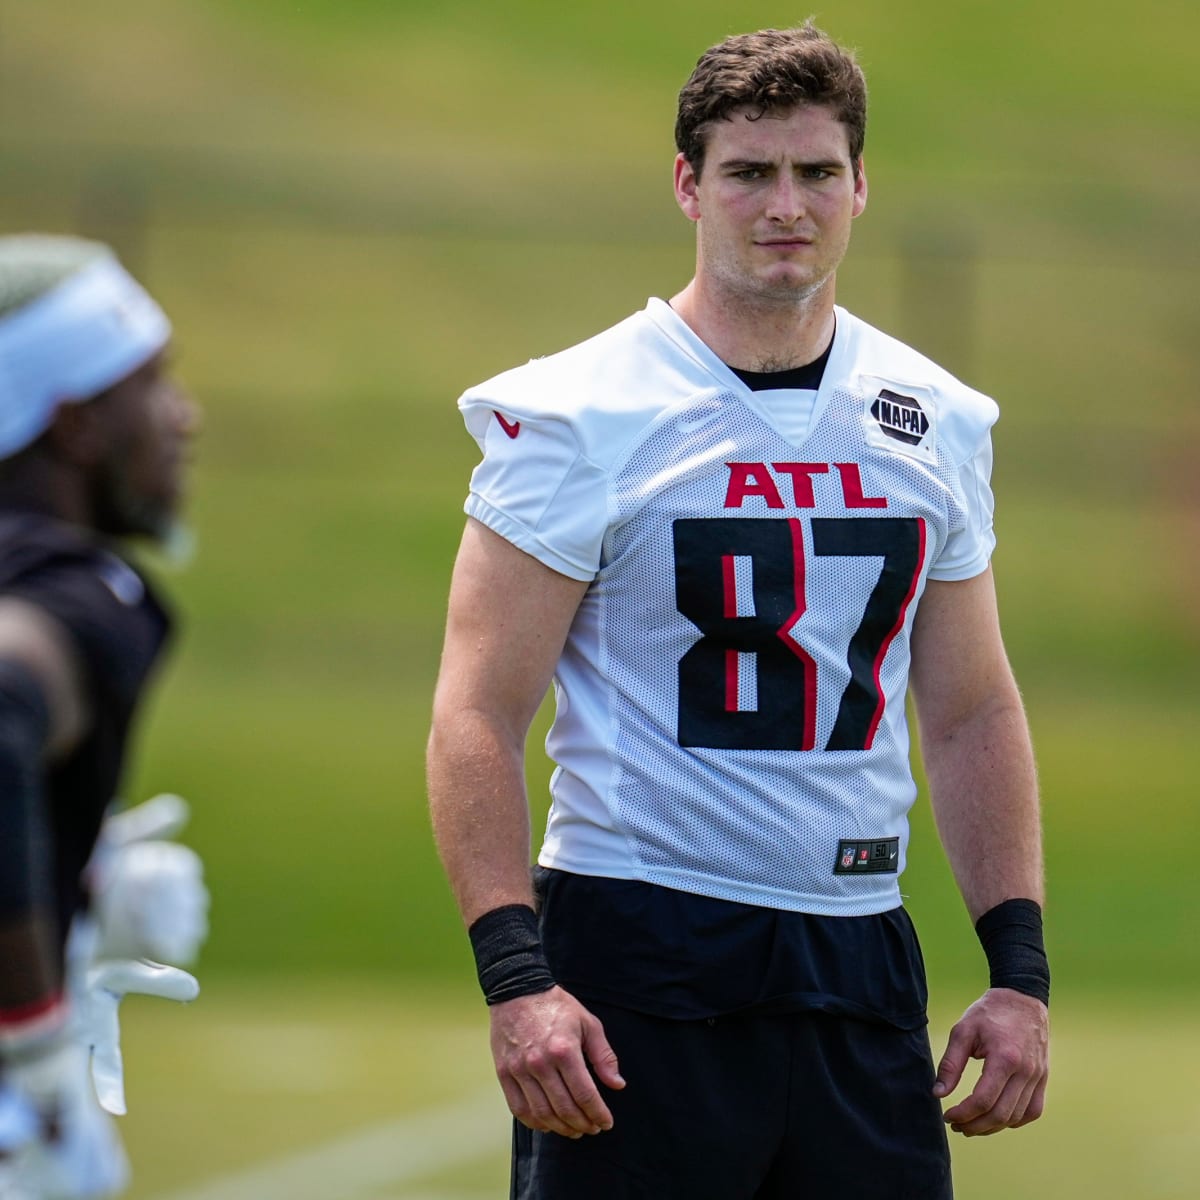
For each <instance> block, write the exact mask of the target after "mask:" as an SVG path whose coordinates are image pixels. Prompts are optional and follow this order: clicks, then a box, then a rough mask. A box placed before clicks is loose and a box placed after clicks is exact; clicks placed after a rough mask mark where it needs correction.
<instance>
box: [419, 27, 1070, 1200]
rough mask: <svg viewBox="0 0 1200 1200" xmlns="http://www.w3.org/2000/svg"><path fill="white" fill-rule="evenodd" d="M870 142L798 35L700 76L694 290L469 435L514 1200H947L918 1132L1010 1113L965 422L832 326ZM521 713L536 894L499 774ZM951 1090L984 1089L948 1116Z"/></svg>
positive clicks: (978, 399)
mask: <svg viewBox="0 0 1200 1200" xmlns="http://www.w3.org/2000/svg"><path fill="white" fill-rule="evenodd" d="M865 125H866V89H865V83H864V81H863V77H862V73H861V71H860V69H859V67H858V65H857V63H856V62H855V61H854V58H853V56H851V55H850V54H849V53H847V52H845V51H844V50H842V49H841V48H840V47H838V46H837V45H836V44H835V43H834V42H832V41H831V40H830V39H829V38H828V37H827V36H826V35H824V34H823V33H821V32H820V31H819V30H817V29H816V28H815V27H813V26H812V25H811V23H810V24H808V25H805V26H804V27H802V28H799V29H791V30H782V31H781V30H764V31H760V32H758V33H754V34H748V35H740V36H737V37H733V38H730V39H727V40H726V41H725V42H723V43H721V44H720V45H718V46H714V47H713V48H711V49H710V50H709V51H707V52H706V53H705V54H704V56H702V58H701V59H700V61H699V63H698V64H697V67H696V69H695V71H694V72H693V74H692V76H691V78H690V79H689V81H688V82H687V84H686V85H685V87H684V88H683V90H682V92H681V93H680V101H679V113H678V121H677V125H676V142H677V146H678V150H679V153H678V156H677V158H676V162H675V194H676V199H677V201H678V203H679V206H680V208H681V210H682V211H683V213H684V215H685V216H686V217H687V218H688V219H689V220H691V221H692V222H693V223H694V224H695V227H696V239H697V240H696V246H697V253H696V271H695V275H694V277H693V278H692V280H691V281H690V282H689V283H688V284H687V285H686V286H685V287H684V288H683V289H682V290H681V291H680V292H678V293H677V294H676V295H675V296H673V297H672V298H671V300H670V301H669V303H668V302H664V301H662V300H658V299H652V300H651V301H650V302H649V303H648V304H647V306H646V308H645V309H644V310H642V311H641V312H639V313H636V314H634V315H633V316H631V317H629V318H628V319H627V320H625V321H623V322H622V323H621V324H619V325H617V326H616V327H614V328H613V329H610V330H607V331H605V332H603V333H601V334H599V335H597V336H596V337H594V338H592V339H590V340H588V341H587V342H584V343H582V344H581V345H579V346H576V347H573V348H571V349H569V350H566V351H563V352H561V353H559V354H555V355H551V356H550V357H548V358H544V359H538V360H535V361H533V362H530V363H528V364H527V365H525V366H523V367H519V368H516V369H515V370H512V371H509V372H506V373H505V374H503V375H501V376H498V377H497V378H495V379H492V380H489V381H487V382H486V383H484V384H481V385H479V386H478V387H475V388H472V389H470V390H469V391H468V392H467V393H466V394H465V395H464V396H463V398H462V400H461V401H460V406H461V408H462V411H463V414H464V418H465V420H466V423H467V426H468V428H469V430H470V432H471V433H472V435H473V436H474V437H475V438H476V440H477V442H478V443H479V445H480V448H481V450H482V452H483V459H482V461H481V462H480V464H479V466H478V467H477V469H476V471H475V473H474V475H473V477H472V481H471V491H470V496H469V498H468V501H467V505H466V511H467V513H468V522H467V528H466V532H465V534H464V537H463V542H462V546H461V548H460V551H459V556H458V561H457V564H456V567H455V572H454V578H453V582H452V585H451V595H450V605H449V616H448V622H447V633H446V642H445V649H444V654H443V661H442V669H441V674H440V678H439V682H438V688H437V694H436V697H435V705H434V723H433V729H432V733H431V737H430V746H429V788H430V802H431V809H432V816H433V823H434V831H435V835H436V838H437V842H438V847H439V850H440V853H441V855H442V859H443V861H444V863H445V866H446V869H447V872H448V875H449V877H450V880H451V883H452V885H453V888H454V891H455V895H456V897H457V900H458V903H459V906H460V908H461V911H462V915H463V918H464V920H465V922H466V924H467V926H468V930H469V934H470V938H471V942H472V946H473V949H474V951H475V955H476V961H477V965H478V969H479V977H480V982H481V985H482V987H483V990H484V993H485V996H486V999H487V1002H488V1004H489V1006H490V1011H491V1016H492V1050H493V1055H494V1058H495V1064H496V1069H497V1073H498V1076H499V1079H500V1083H501V1086H502V1088H503V1090H504V1093H505V1096H506V1098H507V1100H508V1103H509V1106H510V1108H511V1109H512V1112H513V1114H514V1116H515V1118H516V1123H515V1124H514V1131H515V1134H514V1167H513V1191H512V1194H513V1196H514V1197H519V1198H521V1200H533V1198H537V1200H548V1198H551V1197H553V1198H556V1200H566V1198H568V1197H569V1198H570V1200H589V1198H592V1197H595V1198H596V1200H600V1198H601V1197H603V1198H604V1200H621V1198H629V1200H632V1198H634V1197H655V1198H656V1200H662V1198H669V1197H679V1198H681V1200H682V1198H684V1197H686V1198H687V1200H739V1198H743V1197H744V1198H745V1200H775V1198H779V1200H782V1198H783V1197H794V1196H796V1195H813V1196H833V1195H837V1196H839V1197H844V1198H854V1197H863V1198H864V1200H865V1197H868V1196H870V1197H872V1200H879V1198H881V1197H896V1198H897V1200H899V1198H901V1197H907V1198H911V1197H913V1196H920V1197H922V1200H938V1198H942V1197H948V1196H950V1195H951V1194H952V1188H951V1181H950V1167H949V1151H948V1143H947V1138H946V1134H945V1127H946V1126H947V1125H948V1126H949V1127H950V1128H951V1129H953V1130H955V1131H958V1132H961V1133H963V1134H966V1135H968V1136H971V1135H978V1134H989V1133H994V1132H996V1131H998V1130H1001V1129H1005V1128H1012V1127H1017V1126H1020V1125H1024V1124H1027V1123H1028V1122H1030V1121H1032V1120H1035V1119H1036V1118H1037V1117H1038V1116H1040V1114H1041V1112H1042V1108H1043V1104H1044V1098H1045V1088H1046V1077H1047V1041H1048V1016H1047V1005H1048V1000H1049V969H1048V966H1047V962H1046V955H1045V949H1044V945H1043V939H1042V928H1041V905H1042V899H1043V883H1042V854H1041V837H1040V820H1039V813H1038V797H1037V786H1036V778H1035V770H1034V762H1033V754H1032V750H1031V746H1030V738H1029V734H1028V729H1027V724H1026V720H1025V716H1024V712H1023V709H1022V705H1021V701H1020V697H1019V695H1018V692H1017V688H1016V685H1015V682H1014V680H1013V676H1012V672H1011V670H1010V668H1009V665H1008V662H1007V658H1006V655H1005V652H1004V647H1003V643H1002V640H1001V636H1000V631H999V622H998V618H997V611H996V600H995V591H994V587H993V582H992V574H991V568H990V565H989V562H990V557H991V552H992V549H993V546H994V542H995V539H994V536H993V532H992V496H991V491H990V487H989V476H990V468H991V444H990V427H991V425H992V423H993V422H994V420H995V418H996V414H997V410H996V406H995V405H994V404H993V402H992V401H991V400H990V399H989V398H987V397H986V396H982V395H980V394H979V393H978V392H975V391H973V390H972V389H970V388H969V387H967V386H965V385H964V384H962V383H960V382H959V381H958V380H957V379H955V378H954V377H953V376H951V375H950V374H949V373H947V372H946V371H944V370H943V369H941V368H940V367H938V366H937V365H936V364H934V363H932V362H930V361H929V360H928V359H926V358H925V357H924V356H922V355H920V354H919V353H917V352H916V351H914V350H912V349H910V348H909V347H907V346H904V345H903V344H901V343H899V342H897V341H895V340H894V339H892V338H889V337H887V336H886V335H885V334H882V333H880V332H879V331H878V330H875V329H872V328H871V327H870V326H868V325H867V324H866V323H865V322H862V321H860V320H858V319H857V318H856V317H854V316H853V315H852V314H850V313H848V312H847V311H845V310H844V309H842V308H840V307H839V306H838V305H837V304H836V302H835V280H836V273H837V268H838V266H839V264H840V262H841V260H842V257H843V255H844V254H845V252H846V249H847V246H848V243H849V237H850V229H851V225H852V222H853V220H854V218H856V217H857V216H858V215H859V214H860V213H861V212H862V211H863V209H864V207H865V205H866V200H867V179H866V174H865V172H864V167H863V159H862V151H863V140H864V131H865ZM551 684H553V687H554V691H555V698H556V716H555V721H554V725H553V727H552V730H551V733H550V736H549V738H548V740H547V749H548V751H549V753H550V755H551V757H552V758H553V759H554V761H555V763H556V764H557V770H556V771H555V774H554V776H553V779H552V783H551V791H552V805H551V811H550V817H549V822H548V827H547V830H546V834H545V837H544V840H543V842H542V845H541V848H540V851H539V852H538V855H537V865H536V866H535V868H534V871H533V874H532V878H531V874H530V870H529V863H528V860H529V842H530V828H529V815H528V804H527V798H526V794H525V785H524V777H523V764H524V745H525V738H526V735H527V732H528V729H529V726H530V722H531V720H532V718H533V716H534V713H535V712H536V710H537V708H538V705H539V704H540V702H541V700H542V698H543V696H544V694H545V692H546V690H547V688H548V687H550V686H551ZM910 689H911V692H912V694H913V697H914V700H915V705H916V711H917V716H918V721H919V728H920V739H921V748H922V751H923V756H924V763H925V768H926V772H927V775H928V778H929V785H930V800H931V803H932V805H933V809H934V812H935V815H936V819H937V823H938V827H939V831H940V833H941V836H942V841H943V843H944V846H945V848H946V852H947V854H948V856H949V860H950V863H951V866H952V869H953V871H954V875H955V878H956V880H957V882H958V885H959V887H960V890H961V891H962V894H963V898H964V901H965V903H966V907H967V909H968V911H969V913H970V916H971V919H972V920H973V921H974V922H975V923H976V929H977V932H978V934H979V938H980V941H981V943H982V947H983V950H984V953H985V956H986V958H987V962H988V966H989V971H990V987H989V988H988V989H987V990H986V991H985V992H984V994H983V995H982V997H981V998H980V999H979V1000H978V1001H976V1002H975V1003H974V1004H973V1005H971V1007H970V1008H969V1009H968V1010H967V1012H966V1013H965V1014H964V1016H963V1018H962V1019H961V1020H960V1021H959V1022H958V1023H957V1024H956V1026H955V1027H954V1029H953V1031H952V1033H951V1036H950V1040H949V1045H948V1046H947V1048H946V1051H945V1053H944V1055H943V1056H942V1059H941V1061H940V1064H939V1065H938V1066H937V1067H936V1068H935V1066H934V1062H933V1058H932V1054H931V1050H930V1046H929V1042H928V1037H927V1034H926V1030H925V1026H926V1017H925V1005H926V987H925V979H924V971H923V967H922V963H921V956H920V950H919V947H918V945H917V941H916V936H915V933H914V931H913V929H912V925H911V922H910V921H909V919H908V916H907V914H906V912H905V910H904V908H903V905H902V902H901V897H900V891H899V886H898V881H899V876H900V873H901V872H902V871H903V869H904V862H905V858H906V854H907V845H908V825H907V819H906V815H907V812H908V809H909V808H910V807H911V805H912V803H913V801H914V799H915V796H916V787H915V784H914V782H913V777H912V772H911V768H910V766H909V749H910V747H909V734H908V728H907V723H906V719H905V698H906V695H907V694H908V692H909V690H910ZM969 1058H980V1059H982V1060H983V1064H984V1065H983V1071H982V1074H981V1075H980V1078H979V1079H978V1081H977V1083H976V1084H975V1086H974V1087H973V1088H972V1089H971V1091H970V1093H969V1094H968V1095H965V1096H960V1097H959V1098H958V1099H957V1100H956V1101H952V1100H950V1099H949V1098H950V1096H951V1093H952V1092H953V1091H954V1090H955V1089H956V1087H957V1086H958V1084H959V1082H960V1080H961V1078H962V1074H963V1070H964V1067H965V1065H966V1062H967V1060H968V1059H969ZM944 1099H945V1100H946V1101H947V1104H948V1107H947V1109H946V1111H945V1112H944V1113H943V1111H942V1107H941V1104H942V1101H943V1100H944Z"/></svg>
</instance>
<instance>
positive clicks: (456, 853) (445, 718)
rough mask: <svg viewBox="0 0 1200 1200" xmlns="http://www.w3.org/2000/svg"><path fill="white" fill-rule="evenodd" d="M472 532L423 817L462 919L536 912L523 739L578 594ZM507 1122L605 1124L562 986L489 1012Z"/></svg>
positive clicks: (592, 1059)
mask: <svg viewBox="0 0 1200 1200" xmlns="http://www.w3.org/2000/svg"><path fill="white" fill-rule="evenodd" d="M586 588H587V585H586V583H581V582H579V581H577V580H573V579H568V578H567V577H566V576H563V575H560V574H558V573H557V572H555V571H552V570H550V569H549V568H548V567H546V566H544V565H543V564H542V563H540V562H538V561H537V560H536V559H534V558H532V557H531V556H529V555H527V554H525V553H524V552H522V551H520V550H518V549H517V548H516V547H514V546H513V545H511V544H510V543H509V542H507V541H505V540H504V539H503V538H501V537H499V536H498V535H497V534H495V533H492V532H491V531H490V530H489V529H487V528H486V527H485V526H483V525H481V524H479V523H478V522H476V521H473V520H470V521H468V524H467V528H466V531H465V532H464V535H463V540H462V544H461V547H460V549H459V554H458V559H457V561H456V564H455V569H454V576H453V579H452V582H451V588H450V603H449V612H448V616H447V624H446V641H445V647H444V650H443V656H442V665H441V671H440V674H439V677H438V685H437V689H436V692H435V696H434V715H433V726H432V732H431V735H430V740H429V751H428V782H429V801H430V812H431V817H432V821H433V830H434V836H435V839H436V841H437V845H438V850H439V853H440V854H441V857H442V861H443V863H444V864H445V868H446V872H447V875H448V876H449V878H450V883H451V887H452V888H453V890H454V894H455V897H456V899H457V901H458V905H459V909H460V911H461V913H462V916H463V920H464V921H465V922H466V924H467V925H468V926H471V925H472V924H473V923H474V922H475V921H476V920H478V918H480V917H481V916H483V915H485V914H487V913H490V912H493V911H495V910H497V909H500V908H503V907H505V906H508V905H525V906H530V907H532V906H533V902H534V900H533V889H532V884H531V882H530V872H529V857H530V827H529V804H528V798H527V796H526V791H525V779H524V766H525V739H526V735H527V733H528V730H529V726H530V724H531V722H532V720H533V718H534V715H535V714H536V712H537V709H538V706H539V705H540V703H541V701H542V699H543V698H544V696H545V694H546V691H547V689H548V688H549V686H550V681H551V678H552V677H553V674H554V668H555V664H556V663H557V661H558V657H559V654H560V653H561V651H562V648H563V644H564V642H565V640H566V636H567V631H568V630H569V628H570V625H571V621H572V619H573V618H574V616H575V612H576V610H577V609H578V607H579V603H580V600H581V599H582V597H583V594H584V592H585V591H586ZM491 1015H492V1049H493V1056H494V1058H495V1062H496V1071H497V1075H498V1076H499V1079H500V1083H501V1086H502V1088H503V1089H504V1093H505V1097H506V1099H507V1100H508V1103H509V1107H510V1108H511V1109H512V1111H513V1115H514V1116H516V1117H517V1118H518V1119H519V1120H521V1121H524V1122H525V1123H526V1124H528V1125H529V1126H531V1127H532V1128H534V1129H542V1130H548V1131H552V1132H555V1133H561V1134H563V1135H565V1136H579V1135H581V1134H584V1133H595V1132H597V1131H599V1130H601V1129H604V1128H607V1127H609V1126H610V1125H611V1124H612V1116H611V1113H610V1112H609V1110H608V1107H607V1106H606V1105H605V1104H604V1102H603V1100H602V1099H601V1097H600V1093H599V1091H598V1090H597V1088H596V1085H595V1082H594V1080H593V1079H592V1077H591V1074H590V1072H589V1070H588V1064H589V1063H590V1064H591V1066H592V1068H593V1069H594V1070H595V1071H596V1073H597V1076H598V1077H599V1078H600V1080H601V1082H603V1083H605V1084H606V1085H607V1086H610V1087H619V1086H621V1081H620V1078H619V1076H618V1075H617V1073H616V1058H615V1055H613V1052H612V1050H611V1048H610V1047H609V1046H608V1043H607V1042H606V1041H605V1040H604V1035H603V1031H602V1030H601V1029H600V1023H599V1021H597V1020H596V1018H595V1017H593V1016H592V1015H591V1014H590V1013H588V1012H587V1011H586V1010H585V1009H584V1008H583V1006H582V1005H580V1004H579V1003H578V1001H576V1000H575V999H574V998H573V997H572V996H570V995H568V994H567V993H566V992H565V991H563V990H562V989H561V988H558V987H553V988H550V989H549V990H548V991H543V992H540V993H538V994H536V995H528V996H520V997H517V998H515V999H512V1000H507V1001H504V1002H503V1003H498V1004H494V1005H492V1007H491Z"/></svg>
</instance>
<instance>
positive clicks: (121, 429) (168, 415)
mask: <svg viewBox="0 0 1200 1200" xmlns="http://www.w3.org/2000/svg"><path fill="white" fill-rule="evenodd" d="M91 403H92V404H94V405H97V406H100V405H103V406H104V412H103V417H104V421H105V428H106V433H107V437H106V447H105V453H104V456H103V458H102V460H101V461H100V464H99V470H98V471H97V474H96V493H95V507H96V514H97V526H98V527H99V528H100V529H101V530H103V531H104V532H105V533H110V534H117V535H122V536H124V535H129V534H140V535H146V536H149V537H153V538H160V539H161V538H165V537H166V536H167V535H168V533H169V532H170V531H171V529H172V527H173V525H174V521H175V517H176V515H177V513H178V511H179V508H180V505H181V503H182V500H183V485H184V473H185V470H186V467H187V451H188V445H189V443H190V440H191V437H192V435H193V434H194V433H195V432H196V429H197V427H198V424H199V410H198V409H197V408H196V406H195V404H194V403H193V402H192V400H191V398H190V397H189V396H188V395H187V393H186V392H185V391H184V390H183V389H182V388H181V387H180V386H179V384H177V383H176V382H175V381H174V380H172V379H171V377H170V375H169V373H168V370H167V363H166V358H165V355H162V354H159V355H156V356H155V357H154V358H152V359H151V360H150V361H149V362H148V363H146V364H145V365H144V366H142V367H140V368H139V369H138V370H136V371H134V372H133V374H132V375H129V376H127V377H126V378H125V379H123V380H122V381H121V382H120V383H118V384H116V385H115V386H114V387H112V388H110V389H109V390H108V391H107V392H105V393H104V395H102V396H99V397H97V398H96V399H95V400H93V401H91Z"/></svg>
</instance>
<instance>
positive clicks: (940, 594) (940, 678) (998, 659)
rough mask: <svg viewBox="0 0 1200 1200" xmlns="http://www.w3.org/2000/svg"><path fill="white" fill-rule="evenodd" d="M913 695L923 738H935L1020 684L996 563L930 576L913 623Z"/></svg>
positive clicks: (1009, 695) (1008, 695) (1004, 698)
mask: <svg viewBox="0 0 1200 1200" xmlns="http://www.w3.org/2000/svg"><path fill="white" fill-rule="evenodd" d="M909 678H910V683H911V686H912V693H913V699H914V701H915V704H916V709H917V718H918V721H919V723H920V726H921V733H922V738H923V740H924V739H930V738H933V739H936V738H940V737H943V736H945V735H947V734H948V733H950V732H951V731H952V730H953V729H954V728H955V726H957V725H959V724H961V723H962V722H963V721H965V720H967V719H969V718H970V717H971V716H973V715H974V714H976V713H978V712H979V711H980V710H981V709H982V708H984V707H986V706H988V705H991V704H994V703H996V702H998V701H1000V702H1005V703H1007V702H1008V701H1009V700H1010V699H1012V698H1013V696H1014V695H1015V691H1016V685H1015V683H1014V682H1013V677H1012V670H1011V668H1010V667H1009V664H1008V658H1007V655H1006V654H1005V651H1004V642H1003V639H1002V638H1001V635H1000V619H999V614H998V612H997V607H996V589H995V585H994V581H993V578H992V571H991V568H990V567H988V568H987V569H986V570H984V571H982V572H980V573H979V574H978V575H975V576H972V577H971V578H970V579H962V580H930V581H929V582H928V583H927V584H926V587H925V592H924V594H923V595H922V597H921V602H920V606H919V607H918V609H917V615H916V618H915V621H914V624H913V636H912V668H911V673H910V677H909Z"/></svg>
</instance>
